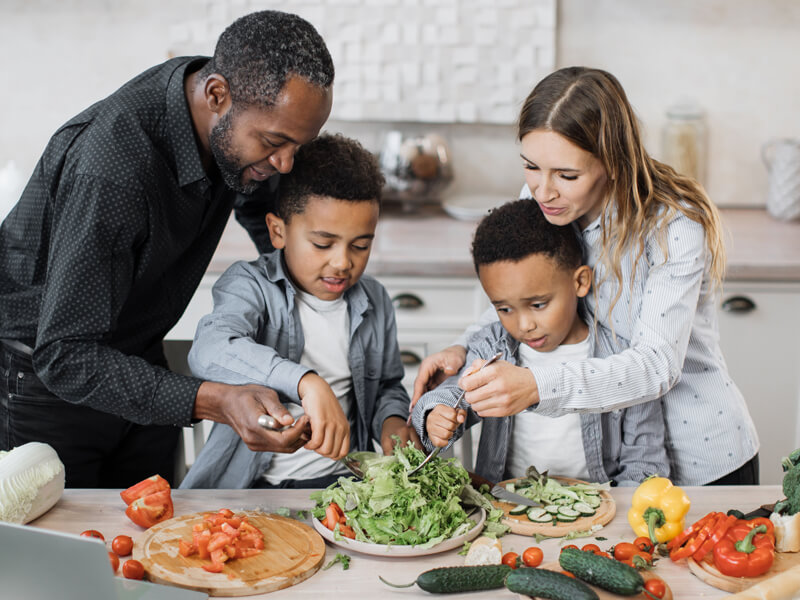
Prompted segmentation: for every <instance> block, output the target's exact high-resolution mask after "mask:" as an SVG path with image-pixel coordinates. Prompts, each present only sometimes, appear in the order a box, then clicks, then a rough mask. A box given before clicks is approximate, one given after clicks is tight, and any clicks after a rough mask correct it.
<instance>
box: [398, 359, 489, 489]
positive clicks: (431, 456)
mask: <svg viewBox="0 0 800 600" xmlns="http://www.w3.org/2000/svg"><path fill="white" fill-rule="evenodd" d="M501 356H503V353H502V352H498V353H497V354H495V355H494V356H492V357H491V358H490V359H489V360H487V361H486V362H485V363H483V364H482V365H481V367H480V369H477V370H476V371H470V372H469V373H467V375H473V374H475V373H477V372H478V371H481V370H483V368H484V367H487V366H489V365H490V364H492V363H493V362H494V361H496V360H497V359H498V358H500V357H501ZM466 393H467V392H466V390H461V393H460V394H459V395H458V398H456V401H455V403H454V404H453V408H458V405H459V404H461V400H463V399H464V394H466ZM441 450H442V446H437V447H436V448H434V449H433V452H431V453H430V454H428V456H426V457H425V460H423V461H422V462H421V463H419V464H418V465H417V466H416V467H414V468H413V469H411V470H410V471H409V472H408V474H409V475H413V474H414V473H416V472H417V471H419V470H420V469H421V468H422V467H424V466H425V465H426V464H428V463H429V462H430V461H431V460H433V459H434V458H436V456H437V455H438V454H439V452H440V451H441Z"/></svg>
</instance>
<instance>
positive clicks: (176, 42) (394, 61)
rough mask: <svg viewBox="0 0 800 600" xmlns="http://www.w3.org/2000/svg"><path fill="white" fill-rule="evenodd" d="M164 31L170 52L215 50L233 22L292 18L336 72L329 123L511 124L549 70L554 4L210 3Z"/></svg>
mask: <svg viewBox="0 0 800 600" xmlns="http://www.w3.org/2000/svg"><path fill="white" fill-rule="evenodd" d="M202 6H204V7H205V9H204V10H200V11H198V14H199V17H197V18H192V19H191V20H188V21H186V22H183V23H179V24H177V25H174V26H173V27H171V28H170V43H171V47H172V48H173V49H174V51H175V52H176V53H182V54H186V53H190V52H191V53H202V54H210V53H212V52H213V46H214V42H215V40H216V38H217V36H218V35H219V33H220V32H221V31H222V30H223V29H224V28H225V26H226V25H227V24H229V23H230V22H231V21H232V20H233V19H234V18H236V17H238V16H240V15H243V14H245V13H248V12H251V11H254V10H262V9H275V10H291V11H293V12H296V13H297V14H299V15H300V16H301V17H303V18H305V19H307V20H308V21H309V22H310V23H312V24H313V25H314V26H315V27H316V28H317V29H318V30H319V32H320V34H321V35H322V37H323V38H325V41H326V43H327V45H328V48H329V50H330V52H331V55H332V57H333V60H334V64H335V65H336V98H335V102H334V105H333V114H332V115H331V116H332V118H334V119H339V120H353V121H361V120H371V121H381V120H392V121H416V122H463V123H511V122H513V121H514V119H515V117H516V116H517V113H518V112H519V106H520V103H521V102H522V100H523V99H524V98H525V96H526V94H527V93H528V91H529V89H530V85H531V82H532V81H538V80H539V79H541V78H542V77H543V76H545V75H547V74H548V73H550V72H551V71H552V70H553V68H554V65H555V30H556V0H494V1H492V2H486V1H485V0H314V1H310V0H305V1H303V0H294V1H293V2H291V5H287V3H286V2H285V0H249V1H244V2H243V1H241V0H214V1H213V2H212V1H208V2H205V3H204V4H203V5H202Z"/></svg>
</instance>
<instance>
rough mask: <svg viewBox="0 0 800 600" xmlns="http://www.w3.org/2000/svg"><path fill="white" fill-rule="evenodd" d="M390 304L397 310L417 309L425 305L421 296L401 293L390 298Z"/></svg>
mask: <svg viewBox="0 0 800 600" xmlns="http://www.w3.org/2000/svg"><path fill="white" fill-rule="evenodd" d="M392 305H394V307H395V308H396V309H398V310H409V309H413V310H417V309H419V308H422V307H423V306H425V303H424V302H423V301H422V298H420V297H419V296H415V295H414V294H408V293H405V292H404V293H401V294H397V295H396V296H395V297H394V298H392Z"/></svg>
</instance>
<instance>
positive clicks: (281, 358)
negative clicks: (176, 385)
mask: <svg viewBox="0 0 800 600" xmlns="http://www.w3.org/2000/svg"><path fill="white" fill-rule="evenodd" d="M382 185H383V177H382V175H381V173H380V170H379V168H378V166H377V162H376V160H375V158H374V157H373V156H372V155H371V154H370V153H369V152H367V151H366V150H365V149H364V148H363V147H362V146H361V145H360V144H359V143H358V142H356V141H354V140H350V139H347V138H344V137H342V136H340V135H335V136H332V135H323V136H320V137H319V138H317V139H316V140H314V141H313V142H311V143H309V144H307V145H305V146H302V147H301V148H300V150H299V151H298V153H297V155H296V157H295V164H294V168H293V169H292V171H291V172H290V173H289V174H287V175H282V176H281V180H280V183H279V188H278V210H277V213H278V214H273V213H269V214H267V216H266V221H267V228H268V230H269V234H270V239H271V241H272V245H273V246H274V247H275V248H276V250H275V251H273V252H271V253H269V254H264V255H262V256H261V257H260V258H259V259H258V260H256V261H253V262H250V263H248V262H243V261H242V262H237V263H235V264H234V265H232V266H231V267H230V268H229V269H228V270H227V271H225V273H224V274H223V275H222V276H221V277H220V279H219V281H218V282H217V283H216V284H215V285H214V289H213V296H214V311H213V312H212V313H211V314H209V315H206V316H205V317H203V318H202V319H201V320H200V323H199V324H198V326H197V333H196V334H195V339H194V344H193V345H192V349H191V352H190V353H189V365H190V367H191V369H192V372H193V373H194V374H195V375H198V376H200V377H203V378H204V379H209V380H212V381H221V382H224V383H228V384H249V383H258V384H261V385H266V386H268V387H270V388H272V389H274V390H275V391H276V392H277V393H278V395H279V397H280V398H281V401H282V402H283V403H284V404H285V405H286V406H287V409H288V410H289V412H290V413H291V414H292V416H293V417H294V418H295V419H298V420H299V422H301V423H304V422H307V424H308V442H307V443H306V444H305V446H304V447H303V448H301V449H299V450H298V451H296V452H295V453H293V454H274V453H266V452H264V453H262V452H253V451H251V450H250V449H248V448H247V446H246V445H245V444H244V442H242V440H241V439H240V438H239V436H238V435H236V433H235V432H234V431H233V430H232V429H231V428H230V427H228V426H226V425H222V424H219V423H217V424H215V425H214V428H213V429H212V431H211V434H210V436H209V439H208V441H207V442H206V444H205V446H204V447H203V449H202V451H201V452H200V454H199V455H198V457H197V460H196V461H195V463H194V465H193V466H192V468H191V469H190V470H189V473H188V474H187V476H186V478H185V479H184V481H183V483H182V485H181V487H202V488H210V487H218V488H247V487H325V486H327V485H329V484H330V483H332V482H334V481H336V479H337V478H338V477H339V476H340V475H343V474H346V471H345V469H344V468H343V466H342V465H341V464H339V463H338V462H337V460H336V459H338V458H341V457H342V456H344V455H345V454H346V453H347V452H348V450H349V449H350V448H351V447H352V448H356V449H359V450H368V449H369V450H371V449H372V440H377V441H378V442H380V444H381V446H382V448H383V450H384V452H391V449H392V447H393V439H392V436H393V435H397V436H399V437H400V439H401V440H402V441H403V443H405V441H407V440H409V439H411V440H413V441H415V442H417V443H418V441H419V440H418V438H417V437H416V434H415V433H414V431H413V429H412V428H410V427H408V426H407V425H406V422H405V419H406V416H407V415H408V403H409V398H408V394H407V392H406V391H405V389H404V388H403V386H402V384H401V379H402V377H403V365H402V362H401V360H400V351H399V347H398V344H397V331H396V325H395V317H394V309H393V307H392V304H391V300H390V298H389V296H388V294H387V293H386V290H385V289H384V288H383V286H382V285H381V284H380V283H378V282H377V281H376V280H375V279H373V278H372V277H370V276H367V275H363V273H364V269H365V268H366V266H367V260H368V258H369V254H370V250H371V246H372V241H373V239H374V237H375V227H376V225H377V222H378V214H379V210H380V193H381V187H382Z"/></svg>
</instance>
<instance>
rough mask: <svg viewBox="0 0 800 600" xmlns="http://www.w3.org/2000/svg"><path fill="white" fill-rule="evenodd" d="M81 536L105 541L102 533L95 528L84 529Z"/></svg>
mask: <svg viewBox="0 0 800 600" xmlns="http://www.w3.org/2000/svg"><path fill="white" fill-rule="evenodd" d="M81 536H83V537H91V538H97V539H98V540H101V541H103V542H105V541H106V538H104V537H103V534H102V533H100V532H99V531H97V530H96V529H87V530H86V531H81Z"/></svg>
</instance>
